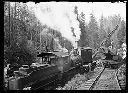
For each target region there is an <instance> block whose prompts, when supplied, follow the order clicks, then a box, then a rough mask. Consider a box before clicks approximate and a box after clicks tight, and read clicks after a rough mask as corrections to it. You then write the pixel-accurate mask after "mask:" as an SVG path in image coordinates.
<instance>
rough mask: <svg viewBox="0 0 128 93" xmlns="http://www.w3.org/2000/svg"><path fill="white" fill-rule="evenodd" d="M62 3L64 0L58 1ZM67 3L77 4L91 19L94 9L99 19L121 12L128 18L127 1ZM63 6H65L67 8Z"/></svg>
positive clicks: (29, 4)
mask: <svg viewBox="0 0 128 93" xmlns="http://www.w3.org/2000/svg"><path fill="white" fill-rule="evenodd" d="M54 3H55V4H56V2H48V4H49V5H50V4H53V5H54ZM57 3H62V4H63V2H57ZM64 3H65V5H66V4H67V7H69V6H73V5H77V6H78V8H79V11H83V12H84V13H85V17H86V20H87V21H89V20H88V19H89V14H90V13H91V12H92V11H93V13H94V14H95V17H96V18H97V20H99V18H100V16H101V15H102V14H103V16H105V17H107V16H110V15H114V14H120V16H121V17H122V19H124V20H126V3H123V2H115V3H111V2H94V3H92V2H89V3H88V2H64ZM27 4H28V6H34V5H35V3H32V2H28V3H27ZM68 5H69V6H68ZM67 7H63V8H67Z"/></svg>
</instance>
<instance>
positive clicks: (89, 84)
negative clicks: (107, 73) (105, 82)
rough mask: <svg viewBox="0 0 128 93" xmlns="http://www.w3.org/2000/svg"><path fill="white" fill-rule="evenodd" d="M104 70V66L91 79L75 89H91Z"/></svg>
mask: <svg viewBox="0 0 128 93" xmlns="http://www.w3.org/2000/svg"><path fill="white" fill-rule="evenodd" d="M104 70H105V67H103V68H102V71H101V72H100V73H99V75H97V76H96V77H95V78H93V79H89V80H88V81H86V82H85V83H84V84H82V85H81V87H79V88H78V89H77V90H92V89H93V88H94V86H95V84H96V83H97V81H98V80H99V78H100V77H101V75H102V73H103V72H104Z"/></svg>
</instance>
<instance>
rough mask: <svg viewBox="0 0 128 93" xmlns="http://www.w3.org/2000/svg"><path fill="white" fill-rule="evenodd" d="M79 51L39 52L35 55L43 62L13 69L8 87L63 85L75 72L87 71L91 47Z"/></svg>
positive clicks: (42, 87) (34, 87) (48, 87)
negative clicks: (16, 69)
mask: <svg viewBox="0 0 128 93" xmlns="http://www.w3.org/2000/svg"><path fill="white" fill-rule="evenodd" d="M75 51H77V50H75ZM80 52H81V53H80V54H79V53H76V54H74V53H73V54H68V53H65V52H62V51H54V52H42V53H40V54H39V55H37V57H41V58H42V61H43V63H42V64H40V65H39V64H38V65H35V66H34V65H31V66H30V67H27V66H26V67H25V66H24V67H21V68H19V71H14V74H15V77H13V78H11V79H10V81H9V89H10V90H22V89H23V88H26V87H31V89H32V90H37V89H44V90H49V89H54V88H55V87H57V86H63V85H64V84H65V83H66V82H67V81H68V80H70V79H71V78H72V77H73V76H74V75H75V74H77V73H84V72H85V71H86V72H88V71H89V69H88V65H87V64H88V63H92V49H91V48H81V49H80ZM53 86H54V87H53Z"/></svg>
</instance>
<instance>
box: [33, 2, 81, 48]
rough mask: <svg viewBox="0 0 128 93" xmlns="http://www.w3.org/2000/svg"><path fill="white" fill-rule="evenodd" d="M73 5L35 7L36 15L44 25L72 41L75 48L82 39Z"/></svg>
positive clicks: (53, 4) (61, 4) (56, 4)
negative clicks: (72, 29)
mask: <svg viewBox="0 0 128 93" xmlns="http://www.w3.org/2000/svg"><path fill="white" fill-rule="evenodd" d="M73 11H74V7H73V5H71V3H54V2H50V3H40V4H37V5H36V7H35V15H36V17H37V18H38V19H39V20H40V22H41V23H42V24H43V25H44V24H46V25H47V26H49V27H51V28H52V29H55V30H58V31H60V32H61V34H62V36H63V37H65V38H67V39H68V40H70V41H71V42H72V44H73V46H74V47H76V43H75V41H78V40H79V38H80V29H79V23H78V21H77V20H76V15H75V14H74V12H73ZM71 27H73V28H74V33H75V35H76V38H75V37H74V36H73V33H72V31H71Z"/></svg>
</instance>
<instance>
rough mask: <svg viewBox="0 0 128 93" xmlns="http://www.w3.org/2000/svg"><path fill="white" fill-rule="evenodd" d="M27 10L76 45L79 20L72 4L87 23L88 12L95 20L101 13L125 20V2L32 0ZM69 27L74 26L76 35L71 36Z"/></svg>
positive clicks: (28, 3)
mask: <svg viewBox="0 0 128 93" xmlns="http://www.w3.org/2000/svg"><path fill="white" fill-rule="evenodd" d="M26 4H27V6H28V8H29V10H31V11H33V12H34V13H35V15H36V17H37V18H38V19H39V20H40V22H41V23H42V25H44V24H46V25H47V26H49V27H51V28H53V29H56V30H58V31H60V32H61V34H62V36H63V37H65V38H67V39H68V40H70V41H71V42H72V44H73V45H74V46H75V47H76V43H75V41H78V40H79V39H80V34H81V32H80V29H79V22H78V21H77V20H76V15H75V14H74V6H75V5H76V6H78V12H79V13H80V12H83V13H84V14H85V21H86V22H87V23H88V22H89V19H90V13H92V12H93V13H94V16H95V17H96V20H97V21H99V18H100V17H101V15H103V16H104V17H108V16H112V15H114V14H117V15H118V14H120V16H121V18H122V19H124V20H126V3H122V2H120V3H111V2H95V3H91V2H90V3H87V2H41V3H37V4H35V3H34V2H27V3H26ZM71 27H73V28H74V33H75V35H76V37H74V36H73V33H72V31H71Z"/></svg>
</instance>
